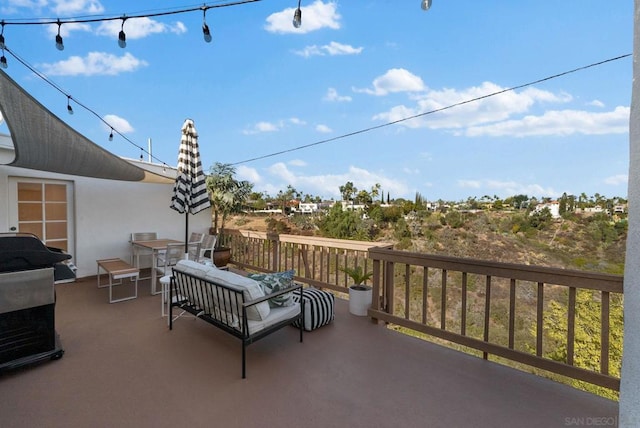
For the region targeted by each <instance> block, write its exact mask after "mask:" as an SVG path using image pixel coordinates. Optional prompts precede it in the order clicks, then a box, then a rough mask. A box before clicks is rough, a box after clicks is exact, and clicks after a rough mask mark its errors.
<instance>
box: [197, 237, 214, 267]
mask: <svg viewBox="0 0 640 428" xmlns="http://www.w3.org/2000/svg"><path fill="white" fill-rule="evenodd" d="M217 241H218V235H205V236H204V239H203V240H202V245H201V246H200V257H199V261H203V260H205V259H209V260H211V263H213V249H214V248H215V247H216V242H217Z"/></svg>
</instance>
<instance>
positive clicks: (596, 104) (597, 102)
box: [587, 100, 604, 107]
mask: <svg viewBox="0 0 640 428" xmlns="http://www.w3.org/2000/svg"><path fill="white" fill-rule="evenodd" d="M587 105H588V106H592V107H604V103H603V102H602V101H600V100H593V101H591V102H588V103H587Z"/></svg>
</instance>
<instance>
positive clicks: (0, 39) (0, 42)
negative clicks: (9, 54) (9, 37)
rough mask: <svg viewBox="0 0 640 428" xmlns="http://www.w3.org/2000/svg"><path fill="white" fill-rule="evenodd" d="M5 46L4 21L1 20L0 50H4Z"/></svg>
mask: <svg viewBox="0 0 640 428" xmlns="http://www.w3.org/2000/svg"><path fill="white" fill-rule="evenodd" d="M5 48H6V46H5V45H4V20H2V31H0V49H2V50H4V49H5Z"/></svg>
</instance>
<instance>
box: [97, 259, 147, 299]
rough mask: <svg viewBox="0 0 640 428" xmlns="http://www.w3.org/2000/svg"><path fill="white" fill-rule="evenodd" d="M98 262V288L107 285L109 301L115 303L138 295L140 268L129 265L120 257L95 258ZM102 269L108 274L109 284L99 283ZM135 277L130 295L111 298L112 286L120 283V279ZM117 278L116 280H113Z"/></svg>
mask: <svg viewBox="0 0 640 428" xmlns="http://www.w3.org/2000/svg"><path fill="white" fill-rule="evenodd" d="M96 263H97V264H98V273H97V277H98V288H104V287H109V303H117V302H122V301H125V300H131V299H135V298H137V297H138V277H139V276H140V269H138V268H136V267H133V266H131V265H130V264H129V263H127V262H125V261H124V260H122V259H117V258H116V259H104V260H96ZM101 268H102V270H104V271H105V272H106V273H107V275H109V284H108V285H100V269H101ZM124 278H135V282H134V293H133V295H132V296H127V297H122V298H120V299H114V298H113V286H114V285H122V279H124ZM115 280H118V282H114V281H115Z"/></svg>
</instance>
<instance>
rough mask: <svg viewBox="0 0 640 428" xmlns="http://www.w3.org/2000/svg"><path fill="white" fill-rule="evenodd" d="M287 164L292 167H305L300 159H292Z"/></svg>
mask: <svg viewBox="0 0 640 428" xmlns="http://www.w3.org/2000/svg"><path fill="white" fill-rule="evenodd" d="M288 163H289V165H292V166H307V163H306V162H305V161H303V160H302V159H293V160H290V161H289V162H288Z"/></svg>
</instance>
